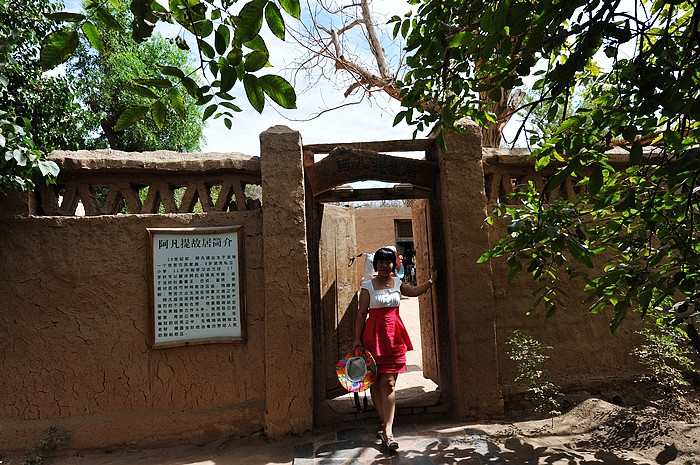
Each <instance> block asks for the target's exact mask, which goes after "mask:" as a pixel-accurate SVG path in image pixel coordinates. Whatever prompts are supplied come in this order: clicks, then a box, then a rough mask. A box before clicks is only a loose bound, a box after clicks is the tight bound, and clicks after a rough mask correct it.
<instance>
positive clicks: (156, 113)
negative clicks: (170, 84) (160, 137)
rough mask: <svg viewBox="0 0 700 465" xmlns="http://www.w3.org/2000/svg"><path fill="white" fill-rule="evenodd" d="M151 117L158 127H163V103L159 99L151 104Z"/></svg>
mask: <svg viewBox="0 0 700 465" xmlns="http://www.w3.org/2000/svg"><path fill="white" fill-rule="evenodd" d="M151 118H153V122H154V123H155V124H156V127H157V128H158V129H163V126H164V125H165V105H164V104H163V102H161V101H160V100H156V101H155V102H153V105H151Z"/></svg>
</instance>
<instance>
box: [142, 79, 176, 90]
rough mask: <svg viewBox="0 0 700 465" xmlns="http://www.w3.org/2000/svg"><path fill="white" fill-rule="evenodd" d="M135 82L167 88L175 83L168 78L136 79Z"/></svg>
mask: <svg viewBox="0 0 700 465" xmlns="http://www.w3.org/2000/svg"><path fill="white" fill-rule="evenodd" d="M134 83H135V84H141V85H144V86H150V87H158V88H160V89H167V88H169V87H172V86H173V83H172V82H170V81H169V80H167V79H134Z"/></svg>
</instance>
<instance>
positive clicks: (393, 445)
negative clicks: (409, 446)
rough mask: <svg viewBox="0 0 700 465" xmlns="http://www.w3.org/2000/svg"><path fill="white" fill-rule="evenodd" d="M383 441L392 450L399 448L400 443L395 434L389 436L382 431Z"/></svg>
mask: <svg viewBox="0 0 700 465" xmlns="http://www.w3.org/2000/svg"><path fill="white" fill-rule="evenodd" d="M382 443H383V444H384V445H385V446H386V447H388V448H389V449H391V450H396V449H398V448H399V443H398V442H396V439H394V435H393V434H392V435H391V436H387V435H385V434H384V432H383V431H382Z"/></svg>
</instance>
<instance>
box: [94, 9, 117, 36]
mask: <svg viewBox="0 0 700 465" xmlns="http://www.w3.org/2000/svg"><path fill="white" fill-rule="evenodd" d="M95 13H97V19H99V20H100V22H101V23H102V24H104V25H105V26H107V27H108V28H110V29H113V30H115V31H121V30H122V29H123V28H122V25H121V24H120V23H119V21H117V20H116V19H115V18H114V16H112V13H110V12H109V10H107V9H106V8H102V7H98V8H96V9H95Z"/></svg>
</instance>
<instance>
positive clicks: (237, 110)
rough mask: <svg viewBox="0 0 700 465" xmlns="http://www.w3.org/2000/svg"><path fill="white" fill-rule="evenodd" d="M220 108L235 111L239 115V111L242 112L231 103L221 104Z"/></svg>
mask: <svg viewBox="0 0 700 465" xmlns="http://www.w3.org/2000/svg"><path fill="white" fill-rule="evenodd" d="M221 106H222V107H226V108H228V109H230V110H233V111H235V112H236V113H240V112H241V111H243V110H241V109H240V107H239V106H238V105H234V104H233V103H231V102H221Z"/></svg>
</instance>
